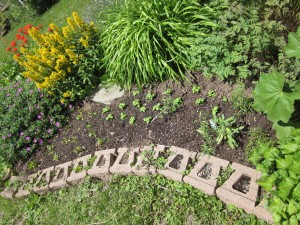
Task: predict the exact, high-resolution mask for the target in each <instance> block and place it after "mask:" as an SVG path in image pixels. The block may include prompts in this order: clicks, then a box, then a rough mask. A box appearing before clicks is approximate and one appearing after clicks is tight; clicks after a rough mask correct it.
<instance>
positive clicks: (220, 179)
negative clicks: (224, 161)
mask: <svg viewBox="0 0 300 225" xmlns="http://www.w3.org/2000/svg"><path fill="white" fill-rule="evenodd" d="M233 172H234V169H232V168H231V167H230V166H228V167H227V168H226V169H225V170H222V171H221V173H220V176H218V179H217V184H218V186H219V187H220V186H222V184H224V182H225V181H226V180H228V178H229V177H230V176H231V174H232V173H233Z"/></svg>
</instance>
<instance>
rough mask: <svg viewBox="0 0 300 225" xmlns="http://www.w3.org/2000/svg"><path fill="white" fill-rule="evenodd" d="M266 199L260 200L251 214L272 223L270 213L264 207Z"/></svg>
mask: <svg viewBox="0 0 300 225" xmlns="http://www.w3.org/2000/svg"><path fill="white" fill-rule="evenodd" d="M266 204H267V201H265V200H262V201H261V202H260V203H259V204H258V205H257V206H256V207H255V208H254V210H253V214H254V215H255V216H257V217H258V218H260V219H262V220H264V221H266V222H268V223H269V224H274V222H273V218H272V213H270V212H269V211H268V210H267V208H266Z"/></svg>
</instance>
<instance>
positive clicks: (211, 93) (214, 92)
mask: <svg viewBox="0 0 300 225" xmlns="http://www.w3.org/2000/svg"><path fill="white" fill-rule="evenodd" d="M207 96H208V97H211V98H214V97H216V96H217V92H216V91H215V90H209V91H208V93H207Z"/></svg>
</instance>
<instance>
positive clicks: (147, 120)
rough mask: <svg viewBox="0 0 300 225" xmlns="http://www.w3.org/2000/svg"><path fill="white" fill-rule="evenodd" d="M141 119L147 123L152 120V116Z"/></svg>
mask: <svg viewBox="0 0 300 225" xmlns="http://www.w3.org/2000/svg"><path fill="white" fill-rule="evenodd" d="M143 121H144V122H145V123H147V124H149V123H150V122H151V121H152V117H151V116H148V117H145V118H144V119H143Z"/></svg>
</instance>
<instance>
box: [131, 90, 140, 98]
mask: <svg viewBox="0 0 300 225" xmlns="http://www.w3.org/2000/svg"><path fill="white" fill-rule="evenodd" d="M139 93H140V92H139V91H133V92H132V95H133V97H135V96H137V95H138V94H139Z"/></svg>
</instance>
